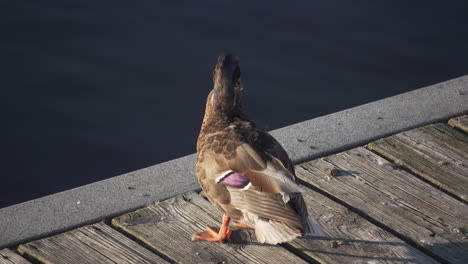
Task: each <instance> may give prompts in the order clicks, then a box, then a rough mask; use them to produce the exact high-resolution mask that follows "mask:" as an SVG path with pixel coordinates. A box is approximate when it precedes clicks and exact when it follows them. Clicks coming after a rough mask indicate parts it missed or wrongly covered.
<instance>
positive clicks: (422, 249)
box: [296, 166, 450, 264]
mask: <svg viewBox="0 0 468 264" xmlns="http://www.w3.org/2000/svg"><path fill="white" fill-rule="evenodd" d="M301 167H302V168H303V169H305V170H307V168H306V167H304V166H301ZM296 180H297V182H298V183H299V184H301V185H304V186H305V187H307V188H310V189H312V190H313V191H316V192H318V193H320V194H322V195H324V196H325V197H327V198H329V199H331V200H332V201H334V202H337V203H338V204H340V205H342V206H344V207H346V208H348V209H349V210H350V211H352V212H354V213H356V214H358V215H359V216H361V217H362V218H364V219H366V220H367V221H369V222H370V223H372V224H374V225H376V226H377V227H380V228H382V229H383V230H385V231H387V232H389V233H390V234H392V235H394V236H396V237H397V238H399V239H401V240H402V241H403V242H405V243H407V244H408V245H410V246H412V247H414V248H416V249H418V250H419V251H421V252H422V253H424V254H426V255H428V256H429V257H431V258H433V259H434V260H436V261H438V262H440V263H442V264H450V262H449V261H447V260H445V259H443V258H442V257H440V256H438V255H436V254H434V253H432V252H431V251H429V250H428V249H426V248H424V247H421V246H419V245H418V244H417V243H415V242H414V241H413V240H411V238H408V237H406V236H404V235H402V234H400V233H398V232H396V231H395V230H393V229H392V228H390V227H388V226H387V225H385V224H383V223H381V222H379V221H378V220H376V219H374V218H373V217H371V216H369V215H367V214H366V213H365V212H364V211H362V210H360V209H358V208H356V207H354V206H351V205H350V204H348V203H346V202H345V201H343V200H340V199H339V198H338V197H335V196H333V195H332V194H330V193H328V192H326V191H323V190H321V189H319V188H317V187H316V186H314V185H312V184H310V183H308V182H306V181H303V180H302V179H299V178H297V179H296Z"/></svg>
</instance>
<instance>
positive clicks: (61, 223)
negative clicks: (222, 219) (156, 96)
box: [0, 75, 468, 248]
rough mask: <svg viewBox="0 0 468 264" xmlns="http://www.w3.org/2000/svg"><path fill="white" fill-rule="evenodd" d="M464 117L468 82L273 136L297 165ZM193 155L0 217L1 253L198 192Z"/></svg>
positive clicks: (351, 111) (306, 123) (300, 125)
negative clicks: (402, 132)
mask: <svg viewBox="0 0 468 264" xmlns="http://www.w3.org/2000/svg"><path fill="white" fill-rule="evenodd" d="M467 112H468V75H466V76H463V77H460V78H456V79H453V80H450V81H446V82H443V83H439V84H436V85H432V86H428V87H425V88H421V89H418V90H414V91H411V92H407V93H403V94H400V95H396V96H393V97H389V98H386V99H382V100H378V101H375V102H372V103H368V104H365V105H361V106H357V107H354V108H350V109H347V110H344V111H340V112H337V113H333V114H330V115H326V116H322V117H318V118H315V119H312V120H308V121H304V122H301V123H298V124H294V125H291V126H288V127H284V128H281V129H278V130H275V131H273V132H272V134H273V135H274V136H275V137H276V138H277V139H278V141H279V142H280V143H281V144H283V146H284V147H285V148H286V150H287V151H288V153H290V155H291V158H292V160H293V161H294V162H296V163H299V162H303V161H306V160H311V159H314V158H317V157H320V156H325V155H329V154H331V153H335V152H339V151H341V150H344V149H348V148H351V147H355V146H359V145H363V144H365V143H368V142H370V141H372V140H375V139H378V138H381V137H384V136H388V135H391V134H394V133H397V132H400V131H403V130H407V129H411V128H414V127H418V126H422V125H425V124H429V123H434V122H438V121H440V120H445V119H448V118H450V117H454V116H457V115H462V114H464V113H467ZM194 163H195V155H194V154H192V155H189V156H185V157H182V158H179V159H175V160H172V161H169V162H165V163H161V164H158V165H155V166H151V167H148V168H144V169H141V170H138V171H134V172H130V173H127V174H123V175H120V176H116V177H113V178H110V179H106V180H103V181H99V182H95V183H92V184H88V185H84V186H81V187H78V188H75V189H71V190H67V191H64V192H60V193H56V194H53V195H49V196H45V197H42V198H39V199H35V200H31V201H28V202H24V203H21V204H17V205H13V206H9V207H5V208H3V209H0V248H4V247H9V246H13V245H16V244H19V243H23V242H25V241H29V240H35V239H39V238H42V237H45V236H49V235H52V234H56V233H59V232H62V231H65V230H69V229H72V228H75V227H78V226H82V225H85V224H89V223H93V222H97V221H101V220H103V219H105V218H109V217H114V216H117V215H120V214H123V213H126V212H128V211H132V210H135V209H137V208H140V207H143V206H145V205H147V204H149V203H151V202H154V201H159V200H164V199H167V198H169V197H173V196H175V195H177V194H180V193H183V192H187V191H190V190H196V189H199V185H198V182H197V180H196V177H195V174H194Z"/></svg>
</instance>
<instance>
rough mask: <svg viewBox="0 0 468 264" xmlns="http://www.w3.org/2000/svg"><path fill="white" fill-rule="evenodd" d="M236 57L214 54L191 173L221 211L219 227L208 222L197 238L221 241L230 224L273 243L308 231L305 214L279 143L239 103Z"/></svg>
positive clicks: (312, 228)
mask: <svg viewBox="0 0 468 264" xmlns="http://www.w3.org/2000/svg"><path fill="white" fill-rule="evenodd" d="M240 75H241V72H240V67H239V58H238V57H237V56H235V55H232V54H224V55H221V56H219V57H218V62H217V64H216V66H215V68H214V72H213V83H214V88H213V90H212V91H211V92H210V93H209V94H208V98H207V101H206V110H205V116H204V119H203V124H202V126H201V130H200V134H199V137H198V141H197V162H196V174H197V178H198V181H199V183H200V185H201V187H202V189H203V191H204V193H205V194H206V197H207V198H208V200H209V201H210V202H211V203H212V204H213V205H214V206H215V207H217V208H218V209H219V210H221V212H223V221H222V225H221V227H220V228H219V230H214V229H213V228H210V227H208V228H207V229H206V231H204V232H202V233H199V234H195V235H194V237H195V238H197V239H204V240H208V241H219V242H225V241H226V240H229V238H230V236H231V233H232V230H231V229H230V228H229V227H228V225H229V222H230V220H231V218H232V219H233V220H234V221H235V225H237V226H241V227H247V228H251V229H255V234H256V237H257V241H258V242H260V243H269V244H278V243H283V242H286V241H290V240H292V239H294V238H296V237H299V236H301V235H303V234H304V233H308V232H311V231H313V232H315V233H319V232H320V230H319V229H318V227H317V225H315V224H314V223H313V222H312V221H310V220H309V218H308V213H307V207H306V205H305V203H304V199H303V197H302V194H301V192H302V191H303V190H302V188H301V187H300V186H299V185H298V184H297V183H296V181H295V179H296V177H295V172H294V166H293V163H292V162H291V160H290V159H289V157H288V154H287V153H286V151H285V150H284V149H283V147H282V146H281V145H280V144H279V143H278V141H276V140H275V139H274V138H273V137H272V136H271V135H270V134H269V133H267V132H265V131H262V130H260V129H258V128H257V127H256V126H255V124H254V123H253V122H252V121H250V120H249V119H248V118H247V117H246V115H245V113H244V111H243V107H242V102H241V97H240V95H239V91H240V90H241V89H242V88H243V86H242V83H241V80H240Z"/></svg>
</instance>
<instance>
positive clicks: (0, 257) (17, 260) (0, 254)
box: [0, 248, 31, 264]
mask: <svg viewBox="0 0 468 264" xmlns="http://www.w3.org/2000/svg"><path fill="white" fill-rule="evenodd" d="M0 264H31V262H29V261H27V260H25V259H24V258H23V257H21V256H20V255H18V254H16V253H15V252H13V251H11V250H9V249H8V248H4V249H2V250H0Z"/></svg>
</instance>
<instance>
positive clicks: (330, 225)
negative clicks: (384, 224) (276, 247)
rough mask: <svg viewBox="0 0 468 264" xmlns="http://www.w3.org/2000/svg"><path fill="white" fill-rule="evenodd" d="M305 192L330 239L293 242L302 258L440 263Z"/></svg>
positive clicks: (350, 212)
mask: <svg viewBox="0 0 468 264" xmlns="http://www.w3.org/2000/svg"><path fill="white" fill-rule="evenodd" d="M305 190H306V192H305V193H304V199H305V201H306V204H307V208H308V210H309V214H310V216H311V218H313V219H314V220H315V222H316V223H318V224H319V225H320V226H321V228H322V230H323V231H324V233H325V234H326V236H322V237H317V236H315V237H314V236H307V237H303V238H299V239H296V240H294V241H292V242H290V245H291V246H292V247H294V248H296V250H298V251H300V252H301V253H302V254H307V255H309V256H311V257H312V258H313V259H315V260H317V261H319V262H320V263H374V264H377V263H421V264H426V263H427V264H429V263H438V262H437V261H435V260H433V259H432V258H430V257H429V256H427V255H425V254H423V253H422V252H420V251H419V250H417V249H416V248H414V247H412V246H410V245H408V244H407V243H405V242H404V241H402V240H401V239H399V238H397V237H396V236H394V235H392V234H390V233H388V232H386V231H385V230H383V229H382V228H379V227H377V226H375V225H374V224H372V223H371V222H369V221H367V220H366V219H364V218H363V217H361V216H359V215H357V214H356V213H353V212H352V211H350V210H349V209H348V208H346V207H344V206H342V205H340V204H338V203H336V202H334V201H332V200H331V199H329V198H327V197H325V196H324V195H321V194H319V193H317V192H314V191H312V190H311V189H308V188H305Z"/></svg>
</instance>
